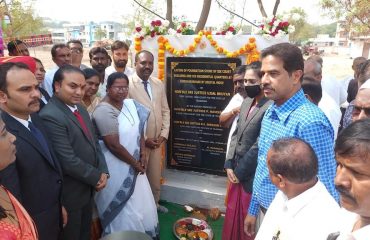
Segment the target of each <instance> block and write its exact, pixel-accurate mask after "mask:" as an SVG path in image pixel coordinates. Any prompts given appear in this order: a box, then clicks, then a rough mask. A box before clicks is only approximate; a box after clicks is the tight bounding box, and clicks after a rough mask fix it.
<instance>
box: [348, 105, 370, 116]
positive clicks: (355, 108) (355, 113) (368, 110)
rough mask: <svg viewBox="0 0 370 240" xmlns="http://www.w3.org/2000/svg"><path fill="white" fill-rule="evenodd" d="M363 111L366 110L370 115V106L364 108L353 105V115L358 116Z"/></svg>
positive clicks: (367, 114)
mask: <svg viewBox="0 0 370 240" xmlns="http://www.w3.org/2000/svg"><path fill="white" fill-rule="evenodd" d="M362 111H364V113H365V115H366V116H368V117H370V108H364V107H360V106H353V112H352V115H354V116H358V115H360V114H361V112H362Z"/></svg>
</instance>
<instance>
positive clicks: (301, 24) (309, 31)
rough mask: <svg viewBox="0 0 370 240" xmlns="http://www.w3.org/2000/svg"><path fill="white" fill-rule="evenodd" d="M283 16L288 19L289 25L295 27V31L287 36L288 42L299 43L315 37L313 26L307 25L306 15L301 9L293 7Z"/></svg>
mask: <svg viewBox="0 0 370 240" xmlns="http://www.w3.org/2000/svg"><path fill="white" fill-rule="evenodd" d="M284 15H286V16H287V17H288V21H289V23H290V24H292V25H293V26H294V27H295V31H294V32H293V33H290V34H289V40H290V41H292V42H297V43H300V42H302V41H307V40H308V39H309V38H312V37H315V36H316V33H315V29H314V26H312V25H311V24H309V23H307V20H306V19H307V14H306V12H305V11H304V9H303V8H297V7H294V8H292V9H291V10H290V11H289V12H285V13H284Z"/></svg>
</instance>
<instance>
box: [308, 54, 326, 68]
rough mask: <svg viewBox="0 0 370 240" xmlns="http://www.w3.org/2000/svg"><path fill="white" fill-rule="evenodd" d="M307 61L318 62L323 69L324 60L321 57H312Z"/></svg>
mask: <svg viewBox="0 0 370 240" xmlns="http://www.w3.org/2000/svg"><path fill="white" fill-rule="evenodd" d="M307 60H313V61H316V62H318V63H319V64H320V66H321V67H323V64H324V61H323V60H322V57H320V56H319V55H312V56H310V57H309V58H307Z"/></svg>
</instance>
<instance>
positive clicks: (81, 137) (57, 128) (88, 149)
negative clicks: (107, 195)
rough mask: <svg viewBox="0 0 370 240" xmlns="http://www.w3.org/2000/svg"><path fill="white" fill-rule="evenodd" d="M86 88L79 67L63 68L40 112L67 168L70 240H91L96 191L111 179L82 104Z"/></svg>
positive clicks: (64, 236) (65, 202)
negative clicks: (51, 93) (93, 204)
mask: <svg viewBox="0 0 370 240" xmlns="http://www.w3.org/2000/svg"><path fill="white" fill-rule="evenodd" d="M85 86H86V81H85V77H84V74H83V72H82V71H81V70H80V69H79V68H77V67H74V66H71V65H64V66H61V67H60V68H59V69H58V71H57V72H56V73H55V75H54V80H53V91H54V95H53V97H52V98H51V99H50V101H49V102H48V103H47V104H46V106H45V107H44V108H43V109H42V110H41V112H40V113H39V115H40V117H41V118H42V120H43V122H44V124H45V126H46V129H47V132H48V133H49V135H50V137H51V141H52V145H53V147H54V149H55V152H56V155H57V157H58V159H59V161H60V163H61V166H62V169H63V176H64V186H63V193H62V202H63V205H64V206H65V207H66V209H67V212H68V223H67V225H66V227H65V228H64V229H63V231H62V239H66V240H85V239H86V240H88V239H90V225H91V220H92V203H93V196H94V192H95V191H99V190H101V189H103V188H104V187H105V185H106V183H107V179H108V177H109V174H108V168H107V165H106V162H105V158H104V155H103V153H102V151H101V149H100V146H99V143H98V141H97V138H96V136H95V134H94V130H93V126H92V123H91V121H90V117H89V114H88V113H87V111H86V109H85V108H84V107H83V106H82V105H80V101H81V98H82V97H83V95H84V88H85Z"/></svg>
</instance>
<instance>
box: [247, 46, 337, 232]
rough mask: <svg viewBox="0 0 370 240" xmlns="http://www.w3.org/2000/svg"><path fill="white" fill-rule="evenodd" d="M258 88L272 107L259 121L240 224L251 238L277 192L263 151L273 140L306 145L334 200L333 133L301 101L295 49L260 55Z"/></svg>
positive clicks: (269, 50) (314, 108)
mask: <svg viewBox="0 0 370 240" xmlns="http://www.w3.org/2000/svg"><path fill="white" fill-rule="evenodd" d="M261 59H262V68H261V72H262V74H263V77H262V81H261V82H262V83H261V84H262V87H263V91H264V94H265V96H266V97H267V98H269V99H271V100H273V101H274V103H273V104H272V105H271V106H270V107H269V109H267V111H266V113H265V116H264V118H263V120H262V126H261V133H260V138H259V141H258V148H259V150H258V164H257V169H256V174H255V178H254V182H253V193H252V200H251V203H250V206H249V209H248V215H247V217H246V218H245V221H244V231H245V232H246V234H247V235H250V236H252V235H254V234H255V225H256V217H257V215H258V213H259V212H262V213H264V212H266V209H267V208H268V207H269V206H270V204H271V202H272V200H273V199H274V197H275V194H276V192H277V190H278V189H277V188H276V187H275V186H274V185H273V184H272V183H271V181H270V179H269V173H268V168H267V164H266V156H267V151H268V150H269V148H270V147H271V144H272V142H273V141H274V140H277V139H280V138H283V137H298V138H301V139H303V140H305V141H306V142H308V143H309V144H310V145H311V146H312V148H313V149H314V151H315V153H316V155H317V157H318V160H319V173H318V177H319V179H320V181H321V182H322V183H323V184H324V185H325V186H326V188H327V190H328V191H329V193H330V194H331V195H332V196H333V197H334V199H336V200H338V199H339V197H338V193H337V192H336V190H335V187H334V177H335V170H336V162H335V159H334V151H333V148H334V131H333V128H332V126H331V124H330V122H329V120H328V119H327V118H326V116H325V114H324V113H323V112H322V111H321V110H320V109H319V108H318V107H317V106H316V105H314V104H313V103H311V102H310V101H309V100H307V98H306V97H305V95H304V93H303V90H302V89H301V83H302V75H303V69H304V60H303V57H302V54H301V51H300V50H299V48H298V47H296V46H294V45H292V44H289V43H280V44H276V45H273V46H271V47H269V48H266V49H264V50H263V51H262V53H261Z"/></svg>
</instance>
